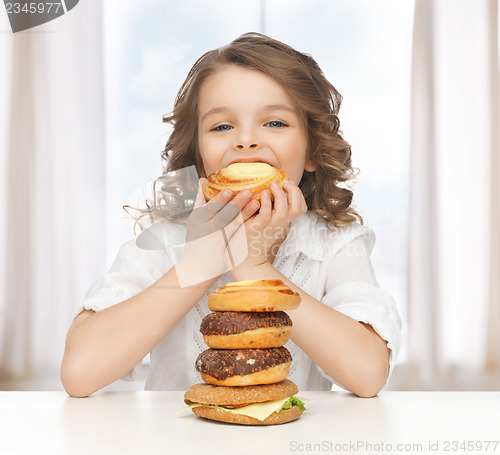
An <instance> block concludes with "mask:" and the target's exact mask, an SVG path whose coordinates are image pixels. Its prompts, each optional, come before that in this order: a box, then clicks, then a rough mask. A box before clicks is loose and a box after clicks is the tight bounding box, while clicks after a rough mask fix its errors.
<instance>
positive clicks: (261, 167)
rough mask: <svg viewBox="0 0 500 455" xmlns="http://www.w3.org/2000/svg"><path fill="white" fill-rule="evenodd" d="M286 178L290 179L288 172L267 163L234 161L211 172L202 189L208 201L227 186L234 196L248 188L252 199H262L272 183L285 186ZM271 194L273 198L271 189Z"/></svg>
mask: <svg viewBox="0 0 500 455" xmlns="http://www.w3.org/2000/svg"><path fill="white" fill-rule="evenodd" d="M284 180H288V174H287V173H286V172H285V171H284V170H283V169H279V168H276V167H273V166H271V165H269V164H267V163H261V162H253V163H233V164H230V165H229V166H228V167H225V168H223V169H221V170H219V171H217V172H215V173H213V174H210V175H209V176H208V178H207V180H206V182H205V183H204V184H203V185H202V188H201V189H202V191H203V195H204V196H205V198H206V199H207V201H208V200H210V199H212V198H213V197H214V196H216V195H217V194H219V193H220V192H221V191H222V190H223V189H225V188H229V189H231V190H232V191H233V194H234V196H236V195H237V194H238V193H239V192H240V191H243V190H246V189H248V190H250V191H251V192H252V193H253V197H252V199H257V200H260V194H261V193H262V191H264V190H269V188H270V186H271V183H273V182H276V183H278V185H280V186H281V187H282V188H283V181H284ZM269 194H270V196H271V200H272V199H273V193H272V192H271V191H269Z"/></svg>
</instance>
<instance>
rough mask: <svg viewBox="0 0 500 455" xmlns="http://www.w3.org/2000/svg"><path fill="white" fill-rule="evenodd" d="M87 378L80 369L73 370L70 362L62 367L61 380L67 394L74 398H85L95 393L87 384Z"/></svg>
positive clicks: (64, 363)
mask: <svg viewBox="0 0 500 455" xmlns="http://www.w3.org/2000/svg"><path fill="white" fill-rule="evenodd" d="M84 378H85V376H84V375H82V374H80V372H79V371H78V369H75V368H72V367H71V366H70V365H68V362H64V361H63V363H62V365H61V370H60V379H61V384H62V386H63V387H64V390H65V391H66V393H67V394H68V395H69V396H70V397H73V398H85V397H88V396H89V395H90V394H92V393H93V392H94V390H91V389H90V388H89V386H88V384H86V383H85V379H84Z"/></svg>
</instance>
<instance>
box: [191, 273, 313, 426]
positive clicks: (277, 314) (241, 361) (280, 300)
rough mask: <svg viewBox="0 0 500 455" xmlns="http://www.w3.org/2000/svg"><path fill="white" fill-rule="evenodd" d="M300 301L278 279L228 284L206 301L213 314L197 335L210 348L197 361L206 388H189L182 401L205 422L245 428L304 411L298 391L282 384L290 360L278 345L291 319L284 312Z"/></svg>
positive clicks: (291, 417)
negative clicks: (201, 336)
mask: <svg viewBox="0 0 500 455" xmlns="http://www.w3.org/2000/svg"><path fill="white" fill-rule="evenodd" d="M299 304H300V296H299V294H297V293H296V292H294V291H292V290H291V289H290V288H289V287H288V286H286V285H285V284H284V283H283V282H282V281H280V280H246V281H237V282H234V283H228V284H226V285H225V286H223V287H221V288H219V289H217V290H216V291H215V292H214V293H213V294H210V295H209V296H208V308H209V309H210V310H211V311H213V313H209V314H208V315H207V316H205V318H203V320H202V322H201V326H200V331H201V333H202V334H203V339H204V341H205V343H206V344H207V345H208V346H209V349H207V350H206V351H203V352H202V353H201V354H200V355H199V356H198V358H197V359H196V364H195V366H196V370H197V371H198V372H199V373H200V374H201V378H202V379H203V381H205V383H201V384H195V385H193V386H191V387H190V388H189V389H188V390H187V391H186V393H185V395H184V401H185V403H186V404H187V405H189V406H190V407H191V409H192V411H193V412H194V413H195V414H196V415H198V416H200V417H204V418H206V419H211V420H218V421H222V422H228V423H238V424H244V425H276V424H280V423H285V422H290V421H292V420H295V419H297V418H299V417H300V415H301V414H302V411H304V410H305V407H304V404H303V403H302V401H300V400H299V399H298V398H297V397H294V395H295V394H296V393H298V388H297V386H296V385H295V384H294V383H293V382H292V381H290V380H288V379H286V378H287V376H288V374H289V370H290V365H291V363H292V356H291V355H290V352H289V351H288V350H287V349H286V348H285V347H283V345H284V344H285V343H286V342H287V341H288V339H289V338H290V332H291V330H292V320H291V319H290V317H289V316H288V314H286V313H285V311H286V310H293V309H295V308H297V307H298V306H299Z"/></svg>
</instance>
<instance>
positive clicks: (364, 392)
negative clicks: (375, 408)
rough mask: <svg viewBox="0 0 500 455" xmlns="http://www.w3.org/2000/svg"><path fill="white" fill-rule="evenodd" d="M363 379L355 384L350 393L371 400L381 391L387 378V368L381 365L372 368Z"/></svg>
mask: <svg viewBox="0 0 500 455" xmlns="http://www.w3.org/2000/svg"><path fill="white" fill-rule="evenodd" d="M363 377H364V379H363V380H362V381H361V382H360V383H359V384H356V387H354V388H353V389H352V390H351V391H352V392H353V393H355V394H356V395H357V396H358V397H360V398H373V397H375V396H377V394H378V393H379V392H380V391H381V390H382V388H383V387H384V385H385V383H386V382H387V378H388V377H389V366H388V365H383V366H381V367H379V368H374V369H372V370H371V371H370V372H367V374H366V375H364V376H363Z"/></svg>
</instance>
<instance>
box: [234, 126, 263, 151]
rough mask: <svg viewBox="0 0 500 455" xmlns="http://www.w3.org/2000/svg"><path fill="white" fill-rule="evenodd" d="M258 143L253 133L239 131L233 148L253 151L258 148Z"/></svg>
mask: <svg viewBox="0 0 500 455" xmlns="http://www.w3.org/2000/svg"><path fill="white" fill-rule="evenodd" d="M259 146H260V141H259V139H258V138H257V137H256V135H255V133H254V132H253V131H249V130H248V131H241V132H240V134H239V135H238V136H237V137H236V140H235V144H234V147H235V149H237V150H255V149H257V148H259Z"/></svg>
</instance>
